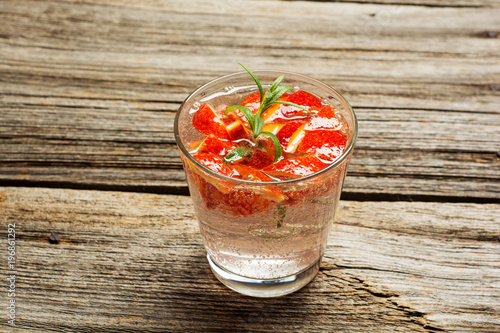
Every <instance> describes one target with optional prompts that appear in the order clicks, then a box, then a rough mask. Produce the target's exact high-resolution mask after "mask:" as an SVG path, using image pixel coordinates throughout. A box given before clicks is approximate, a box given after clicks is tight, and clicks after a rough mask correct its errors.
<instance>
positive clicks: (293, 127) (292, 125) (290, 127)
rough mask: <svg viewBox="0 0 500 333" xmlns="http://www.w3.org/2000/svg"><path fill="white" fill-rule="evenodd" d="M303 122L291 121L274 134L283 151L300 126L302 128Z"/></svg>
mask: <svg viewBox="0 0 500 333" xmlns="http://www.w3.org/2000/svg"><path fill="white" fill-rule="evenodd" d="M304 122H305V121H302V120H297V121H292V122H289V123H286V124H285V125H284V126H283V127H281V129H280V130H279V131H278V133H277V134H276V137H277V138H278V140H279V141H280V143H281V147H282V148H283V149H286V147H287V146H288V143H289V142H290V139H291V138H292V136H293V134H294V133H295V132H296V131H297V130H298V129H299V127H300V126H302V124H304Z"/></svg>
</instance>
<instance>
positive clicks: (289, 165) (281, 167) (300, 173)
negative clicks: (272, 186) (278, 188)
mask: <svg viewBox="0 0 500 333" xmlns="http://www.w3.org/2000/svg"><path fill="white" fill-rule="evenodd" d="M326 165H327V164H325V163H323V162H321V161H320V160H319V159H318V158H317V157H316V156H313V155H304V156H299V157H292V158H288V159H285V160H281V161H279V162H277V163H274V164H272V165H270V166H268V167H266V168H264V169H263V170H262V171H263V172H265V173H266V174H268V175H270V176H272V177H277V178H281V179H290V178H298V177H304V176H307V175H310V174H313V173H315V172H317V171H319V170H321V169H323V168H324V167H325V166H326Z"/></svg>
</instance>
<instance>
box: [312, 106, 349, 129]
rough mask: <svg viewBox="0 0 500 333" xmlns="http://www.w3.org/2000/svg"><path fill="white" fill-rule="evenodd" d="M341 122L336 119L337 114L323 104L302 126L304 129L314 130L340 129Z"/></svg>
mask: <svg viewBox="0 0 500 333" xmlns="http://www.w3.org/2000/svg"><path fill="white" fill-rule="evenodd" d="M341 128H342V124H341V123H340V121H339V120H338V119H337V115H336V114H335V112H334V111H333V110H332V108H331V107H330V106H325V107H323V108H321V110H319V112H318V113H317V114H316V116H314V118H313V119H312V120H311V121H310V122H309V123H308V124H307V125H306V127H305V128H304V129H305V130H306V131H314V130H323V129H328V130H340V129H341Z"/></svg>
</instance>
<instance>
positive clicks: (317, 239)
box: [175, 71, 357, 297]
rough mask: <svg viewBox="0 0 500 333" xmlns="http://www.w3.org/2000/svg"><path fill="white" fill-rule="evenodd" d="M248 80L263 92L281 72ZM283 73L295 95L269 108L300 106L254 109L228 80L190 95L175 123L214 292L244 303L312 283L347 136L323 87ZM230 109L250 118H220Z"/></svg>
mask: <svg viewBox="0 0 500 333" xmlns="http://www.w3.org/2000/svg"><path fill="white" fill-rule="evenodd" d="M256 73H257V76H258V77H259V79H261V80H265V83H267V85H266V86H265V89H264V91H265V90H266V89H269V90H272V89H273V88H272V86H271V85H270V84H271V83H272V80H274V79H275V78H276V77H278V76H279V75H281V74H283V73H281V72H279V73H278V72H270V71H261V72H256ZM284 74H285V80H284V81H283V82H285V83H287V84H289V85H291V86H293V87H295V88H294V89H291V90H289V91H287V92H286V93H284V94H283V95H281V97H280V98H279V100H280V101H281V102H289V103H295V104H298V105H300V106H301V107H302V108H299V107H296V106H293V105H287V104H273V105H271V106H270V107H269V108H266V109H265V110H260V111H258V109H259V106H260V105H261V102H262V103H264V101H261V98H260V96H261V93H260V92H259V91H258V90H257V88H256V86H255V85H251V84H249V82H251V79H250V81H249V78H250V77H249V76H248V74H246V73H243V74H242V73H238V74H233V75H229V76H227V77H223V78H220V79H217V80H215V81H212V82H211V83H208V84H207V85H205V86H203V87H202V88H200V89H199V90H197V91H196V92H194V93H193V94H192V95H191V96H190V97H189V98H188V99H187V100H186V101H185V102H184V104H183V105H182V106H181V108H180V110H179V113H178V115H177V117H176V125H175V130H176V139H177V142H178V145H179V148H180V150H181V157H182V160H183V163H184V169H185V171H186V176H187V180H188V183H189V188H190V193H191V197H192V199H193V203H194V207H195V211H196V215H197V217H198V219H199V222H200V230H201V234H202V236H203V240H204V244H205V247H206V249H207V252H208V258H209V262H210V265H211V268H212V270H213V271H214V273H215V275H216V276H217V277H218V278H219V280H221V281H222V282H223V283H224V284H226V285H227V286H229V287H230V288H232V289H234V290H236V291H239V292H241V293H244V294H248V295H252V296H260V297H272V296H279V295H284V294H287V293H290V292H293V291H295V290H297V289H299V288H301V287H302V286H304V285H305V284H307V283H308V282H309V281H310V280H311V279H312V278H313V277H314V276H315V274H316V272H317V270H318V267H319V262H320V260H321V256H322V254H323V252H324V249H325V246H326V240H327V237H328V232H329V230H330V226H331V224H332V221H333V218H334V215H335V211H336V208H337V205H338V201H339V197H340V192H341V188H342V184H343V180H344V176H345V172H346V169H347V165H348V162H349V158H350V155H351V153H352V149H353V146H354V141H355V138H356V132H357V129H356V126H357V124H356V118H355V116H354V113H353V112H352V109H351V108H350V106H349V104H348V103H347V102H346V101H345V100H344V99H343V98H342V97H341V96H340V95H339V94H338V93H336V92H335V91H334V90H333V89H331V88H330V87H328V86H326V85H324V84H322V83H320V82H319V81H316V80H313V79H311V78H309V77H305V76H302V75H299V74H294V73H284ZM270 86H271V88H270ZM231 105H239V106H242V105H243V106H246V107H247V108H248V109H249V110H250V111H251V112H252V113H253V114H254V117H255V119H253V120H252V117H249V116H247V115H246V114H244V113H243V112H241V110H240V109H238V108H233V109H232V110H227V108H228V107H229V106H231ZM226 110H227V111H228V112H225V111H226ZM259 112H261V113H260V116H261V117H262V118H263V119H264V120H263V121H262V122H263V126H262V128H261V129H260V131H259V129H258V126H257V125H256V123H257V122H258V121H256V118H257V117H258V116H259ZM254 121H255V123H254V124H252V122H254ZM256 131H257V132H258V133H256ZM259 133H262V134H260V135H256V134H259ZM269 133H271V134H269ZM273 136H274V139H273ZM275 139H277V140H275ZM278 141H279V142H278ZM276 143H279V145H280V147H279V150H280V151H279V152H278V151H277V148H276V147H275V144H276Z"/></svg>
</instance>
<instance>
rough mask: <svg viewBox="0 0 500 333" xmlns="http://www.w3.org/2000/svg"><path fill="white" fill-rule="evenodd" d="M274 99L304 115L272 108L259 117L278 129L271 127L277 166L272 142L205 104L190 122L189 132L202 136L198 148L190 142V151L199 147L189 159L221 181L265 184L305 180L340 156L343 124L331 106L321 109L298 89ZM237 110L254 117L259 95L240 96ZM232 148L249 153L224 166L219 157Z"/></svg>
mask: <svg viewBox="0 0 500 333" xmlns="http://www.w3.org/2000/svg"><path fill="white" fill-rule="evenodd" d="M280 100H286V101H288V102H293V103H296V104H299V105H301V106H303V107H305V108H306V109H308V110H309V111H305V110H302V109H300V108H297V107H295V106H289V105H273V106H271V107H270V108H269V109H268V110H264V112H263V113H262V116H263V118H264V119H265V124H270V125H269V126H279V127H274V128H276V129H277V132H275V134H276V137H277V138H278V140H279V142H280V144H281V151H282V156H281V158H280V159H279V160H278V161H276V162H274V154H275V152H274V143H273V141H272V140H271V139H270V138H269V137H268V136H266V135H259V136H258V138H254V136H253V133H252V132H251V129H250V124H249V123H248V121H247V119H246V118H245V116H244V115H243V113H242V112H241V111H239V110H238V109H235V110H233V111H232V112H230V113H228V114H227V115H226V114H224V113H223V111H222V113H221V114H218V113H217V112H215V111H214V107H217V110H220V108H218V106H219V105H213V106H211V105H209V104H208V103H205V104H203V105H202V106H201V107H200V108H199V110H198V111H196V112H195V113H194V115H193V118H192V125H193V127H194V128H195V129H197V130H198V131H199V132H200V133H201V134H204V135H207V138H206V139H205V140H202V141H200V142H201V143H198V142H191V146H195V148H196V145H199V146H198V147H197V148H196V149H194V150H193V156H194V158H195V159H196V160H198V161H199V162H200V163H201V164H203V165H205V166H206V167H208V168H209V169H211V170H213V171H216V172H218V173H220V174H223V175H225V176H229V177H235V178H240V179H246V180H250V181H259V182H267V181H276V180H286V179H295V178H299V177H304V176H308V175H311V174H313V173H315V172H318V171H320V170H321V169H323V168H325V167H327V166H328V165H329V164H330V163H332V162H333V161H334V160H335V159H337V158H338V157H339V156H341V155H342V153H343V152H344V151H345V148H346V143H347V137H346V135H345V134H344V133H345V132H346V129H347V124H346V123H345V121H343V120H342V118H341V117H339V116H337V114H336V113H335V111H334V109H333V108H332V106H330V105H324V104H323V103H322V101H321V98H319V97H317V96H315V95H313V94H311V93H309V92H307V91H304V90H298V91H296V92H294V93H291V94H288V93H287V94H285V95H283V96H282V98H280ZM240 105H244V106H246V107H248V108H249V109H250V110H251V111H252V112H253V113H255V112H256V111H257V110H258V108H259V106H260V94H259V92H255V93H252V94H250V95H248V96H246V97H245V98H244V99H243V101H241V102H240ZM273 124H275V125H273ZM278 128H279V129H278ZM292 141H293V142H292ZM237 147H244V148H245V149H246V150H247V151H249V153H248V154H247V155H246V156H244V157H242V158H239V159H234V161H233V162H231V163H228V164H227V165H226V164H225V163H224V162H223V158H224V156H225V155H226V154H227V153H229V151H231V150H232V149H235V148H237ZM237 169H242V170H246V171H245V172H244V173H245V175H246V176H242V175H241V173H240V172H235V171H236V170H237ZM248 170H253V171H248ZM256 175H258V176H256Z"/></svg>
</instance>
